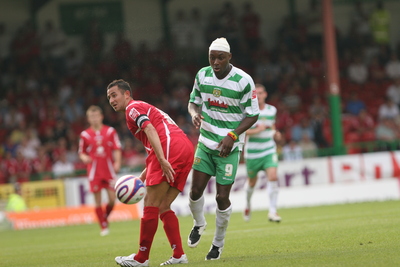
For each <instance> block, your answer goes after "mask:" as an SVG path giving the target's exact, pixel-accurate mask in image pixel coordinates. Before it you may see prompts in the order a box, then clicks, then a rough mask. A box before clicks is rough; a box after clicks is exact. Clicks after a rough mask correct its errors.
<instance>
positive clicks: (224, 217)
mask: <svg viewBox="0 0 400 267" xmlns="http://www.w3.org/2000/svg"><path fill="white" fill-rule="evenodd" d="M231 213H232V205H230V206H229V208H227V209H226V210H219V209H218V208H217V211H216V220H215V221H216V228H215V235H214V239H213V242H212V243H213V245H215V246H217V247H223V246H224V242H225V234H226V229H227V228H228V223H229V219H230V218H231Z"/></svg>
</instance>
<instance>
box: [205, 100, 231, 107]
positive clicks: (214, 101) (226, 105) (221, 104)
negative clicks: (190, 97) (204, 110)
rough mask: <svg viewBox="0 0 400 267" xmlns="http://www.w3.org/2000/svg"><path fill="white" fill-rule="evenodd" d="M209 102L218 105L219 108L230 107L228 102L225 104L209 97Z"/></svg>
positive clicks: (212, 105) (211, 105)
mask: <svg viewBox="0 0 400 267" xmlns="http://www.w3.org/2000/svg"><path fill="white" fill-rule="evenodd" d="M208 103H210V107H218V108H228V104H225V103H224V102H222V101H221V102H219V101H218V100H211V99H210V98H209V99H208Z"/></svg>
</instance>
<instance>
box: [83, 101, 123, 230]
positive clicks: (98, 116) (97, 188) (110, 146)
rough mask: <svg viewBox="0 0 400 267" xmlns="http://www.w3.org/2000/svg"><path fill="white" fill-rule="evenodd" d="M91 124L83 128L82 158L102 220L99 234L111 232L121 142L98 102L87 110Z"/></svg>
mask: <svg viewBox="0 0 400 267" xmlns="http://www.w3.org/2000/svg"><path fill="white" fill-rule="evenodd" d="M86 117H87V121H88V122H89V125H90V127H89V128H87V129H86V130H84V131H82V133H81V135H80V140H79V158H80V159H81V160H82V161H83V163H85V164H87V176H88V179H89V184H90V191H91V192H92V193H93V194H94V201H95V211H96V215H97V218H98V220H99V223H100V227H101V232H100V235H101V236H104V235H108V233H109V229H108V216H109V215H110V213H111V211H112V209H113V208H114V204H115V191H114V185H113V183H114V182H115V179H116V178H117V177H116V173H118V172H119V170H120V168H121V143H120V141H119V137H118V134H117V132H116V131H115V129H114V128H113V127H110V126H107V125H104V124H103V118H104V116H103V112H102V110H101V108H100V107H98V106H94V105H93V106H90V107H89V108H88V110H87V111H86ZM102 189H105V190H106V191H107V195H108V203H107V205H106V207H105V210H103V208H102V199H101V191H102Z"/></svg>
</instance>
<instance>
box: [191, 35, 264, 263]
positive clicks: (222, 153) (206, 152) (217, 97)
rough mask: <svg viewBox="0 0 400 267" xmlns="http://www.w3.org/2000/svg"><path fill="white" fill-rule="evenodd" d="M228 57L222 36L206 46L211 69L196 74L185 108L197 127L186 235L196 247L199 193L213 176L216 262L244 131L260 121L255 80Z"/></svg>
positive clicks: (200, 226)
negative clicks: (190, 222) (191, 222)
mask: <svg viewBox="0 0 400 267" xmlns="http://www.w3.org/2000/svg"><path fill="white" fill-rule="evenodd" d="M231 58H232V54H231V53H230V46H229V44H228V42H227V40H226V39H225V38H218V39H216V40H215V41H214V42H212V44H211V45H210V47H209V62H210V66H209V67H205V68H202V69H201V70H200V71H199V72H198V73H197V75H196V79H195V82H194V86H193V91H192V93H191V94H190V100H189V106H188V110H189V113H190V115H191V116H192V122H193V125H194V126H195V127H196V128H200V137H199V144H198V147H197V149H196V153H195V159H194V163H193V177H192V186H191V190H190V198H189V207H190V211H191V213H192V216H193V219H194V226H193V228H192V230H191V232H190V235H189V237H188V245H189V247H192V248H194V247H196V246H197V245H198V244H199V242H200V237H201V235H202V233H203V232H204V230H205V228H206V225H207V223H206V220H205V217H204V211H203V207H204V196H203V192H204V189H205V188H206V186H207V183H208V181H209V180H210V178H211V176H215V177H216V189H217V192H216V201H217V209H216V230H215V234H214V239H213V241H212V245H211V249H210V251H209V252H208V254H207V256H206V260H217V259H219V258H220V256H221V253H222V248H223V246H224V242H225V234H226V229H227V227H228V222H229V218H230V215H231V213H232V207H231V202H230V200H229V194H230V190H231V188H232V184H233V182H234V180H235V176H236V171H237V167H238V164H239V159H240V152H241V150H242V147H243V144H244V141H245V140H244V139H245V131H246V130H248V129H249V128H250V127H251V125H253V124H254V123H255V122H256V121H257V118H258V114H259V109H258V103H257V94H256V91H255V87H254V82H253V79H252V78H251V77H250V75H248V74H247V73H245V72H244V71H243V70H241V69H238V68H236V67H234V66H233V65H231V64H230V63H229V61H230V59H231Z"/></svg>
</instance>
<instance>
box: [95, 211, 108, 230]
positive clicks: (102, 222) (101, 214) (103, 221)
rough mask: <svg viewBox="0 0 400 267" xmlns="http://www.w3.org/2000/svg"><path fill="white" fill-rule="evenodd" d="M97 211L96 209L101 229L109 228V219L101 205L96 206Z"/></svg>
mask: <svg viewBox="0 0 400 267" xmlns="http://www.w3.org/2000/svg"><path fill="white" fill-rule="evenodd" d="M95 211H96V215H97V219H98V220H99V224H100V227H101V229H104V228H107V227H108V223H107V220H106V219H105V217H104V212H103V209H102V208H101V207H96V208H95Z"/></svg>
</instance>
